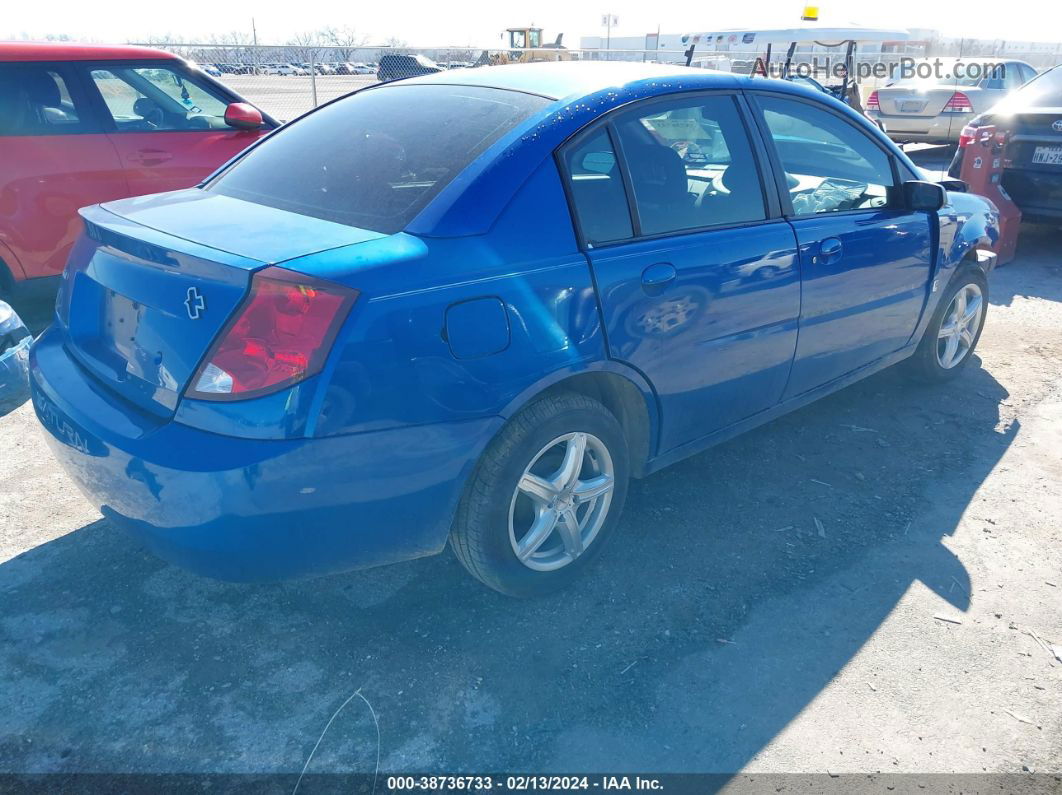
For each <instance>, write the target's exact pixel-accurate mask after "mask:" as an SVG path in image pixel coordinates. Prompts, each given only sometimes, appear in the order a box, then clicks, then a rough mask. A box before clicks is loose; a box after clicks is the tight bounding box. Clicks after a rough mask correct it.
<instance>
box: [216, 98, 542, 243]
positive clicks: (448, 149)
mask: <svg viewBox="0 0 1062 795" xmlns="http://www.w3.org/2000/svg"><path fill="white" fill-rule="evenodd" d="M548 103H549V100H547V99H545V98H543V97H539V96H533V95H530V94H522V93H518V92H515V91H505V90H502V89H496V88H481V87H473V86H450V85H401V84H399V85H390V86H387V87H383V88H370V89H367V90H364V91H359V92H358V93H356V94H352V95H351V96H349V97H346V98H344V99H342V100H339V101H338V102H333V103H331V104H329V105H325V106H324V107H322V108H320V109H318V110H316V111H314V112H313V113H310V114H308V115H306V116H305V117H303V118H301V119H299V120H298V121H296V122H294V123H292V124H289V125H287V126H285V127H282V128H280V130H278V131H277V132H276V133H274V134H273V135H271V136H270V137H269V138H267V139H266V140H264V141H263V142H262V143H261V144H259V145H258V146H256V147H254V148H253V149H251V150H250V151H249V152H247V154H246V155H245V156H244V157H241V158H240V159H239V160H237V161H236V162H235V163H234V164H233V165H232V166H231V167H230V168H229V169H227V170H226V171H224V172H223V173H222V174H221V175H219V176H218V177H217V178H216V179H214V180H213V181H212V182H211V183H210V184H209V185H208V186H207V190H211V191H216V192H217V193H221V194H224V195H226V196H232V197H234V198H237V199H243V200H245V201H250V202H255V203H257V204H265V205H268V206H270V207H277V208H279V209H281V210H288V211H290V212H294V213H299V214H301V215H307V216H311V217H314V218H323V219H325V220H329V221H335V222H337V223H341V224H348V225H350V226H357V227H361V228H363V229H370V230H372V231H376V232H383V233H386V234H390V233H393V232H398V231H399V230H401V229H403V228H404V227H405V226H406V225H407V224H408V223H409V222H410V221H411V220H412V219H413V218H414V216H415V215H416V214H417V213H418V212H419V211H420V210H421V209H422V208H423V207H424V206H425V205H426V204H427V202H428V201H429V200H430V199H431V198H432V197H433V196H435V195H436V194H437V193H438V192H439V191H440V190H442V189H443V188H444V187H445V186H446V185H448V184H449V183H450V181H451V180H452V179H454V177H456V176H457V175H458V174H459V173H461V171H463V170H464V169H465V167H466V166H468V165H469V164H470V163H471V162H472V161H473V160H475V159H476V157H477V156H478V155H479V154H480V153H481V152H483V151H484V150H485V149H486V148H487V147H489V146H490V145H491V144H493V143H494V142H495V141H497V140H498V139H499V138H501V137H502V136H503V135H505V133H507V132H509V131H510V130H512V129H513V128H514V127H516V126H517V125H518V124H520V123H521V122H523V121H525V120H526V119H527V118H528V117H530V116H531V115H532V114H534V113H536V112H537V111H539V110H541V109H542V108H543V107H545V106H546V105H547V104H548ZM484 200H485V201H486V200H487V198H486V197H484Z"/></svg>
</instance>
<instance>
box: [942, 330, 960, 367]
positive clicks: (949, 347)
mask: <svg viewBox="0 0 1062 795" xmlns="http://www.w3.org/2000/svg"><path fill="white" fill-rule="evenodd" d="M958 350H959V335H958V334H952V335H951V336H950V337H948V342H947V344H946V345H945V346H944V355H943V357H941V364H943V365H944V366H945V367H951V365H952V362H954V360H955V353H956V352H957V351H958Z"/></svg>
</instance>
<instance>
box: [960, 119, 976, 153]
mask: <svg viewBox="0 0 1062 795" xmlns="http://www.w3.org/2000/svg"><path fill="white" fill-rule="evenodd" d="M976 138H977V128H976V127H974V126H973V125H971V124H967V125H966V126H965V127H963V128H962V132H960V133H959V148H960V149H965V148H966V147H967V146H969V145H970V144H972V143H973V142H974V140H975V139H976Z"/></svg>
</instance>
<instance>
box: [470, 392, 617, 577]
mask: <svg viewBox="0 0 1062 795" xmlns="http://www.w3.org/2000/svg"><path fill="white" fill-rule="evenodd" d="M628 480H629V461H628V453H627V443H626V439H625V438H624V434H623V429H622V428H621V427H620V424H619V423H618V422H617V421H616V418H615V417H614V416H613V415H612V414H611V412H609V411H608V409H606V408H605V407H604V406H603V405H601V404H600V403H598V402H597V401H596V400H592V399H590V398H588V397H586V396H584V395H578V394H559V395H553V396H550V397H546V398H543V399H542V400H539V401H536V402H535V403H533V404H531V405H530V406H528V407H527V408H525V409H523V410H522V411H521V412H520V413H519V414H517V415H516V416H514V417H513V418H512V419H511V420H510V421H509V423H508V424H507V425H506V426H505V428H504V429H502V431H501V433H500V434H499V435H498V437H497V438H496V439H494V441H493V442H491V444H490V445H489V446H488V448H487V450H486V451H485V452H484V453H483V457H482V458H481V459H480V461H479V463H478V464H477V466H476V469H475V471H474V472H473V474H472V477H471V480H470V482H469V484H468V486H467V488H466V490H465V494H464V496H463V497H462V499H461V504H460V505H459V506H458V509H457V516H456V517H455V520H454V526H453V529H452V530H451V533H450V545H451V547H452V548H453V550H454V554H455V555H456V556H457V559H458V560H459V561H461V564H462V565H463V566H464V567H465V568H466V569H467V570H468V571H469V573H471V574H472V576H474V577H476V578H477V579H478V580H480V581H481V582H482V583H484V584H485V585H487V586H489V587H491V588H493V589H494V590H496V591H500V592H501V593H504V594H508V595H510V596H519V597H529V596H538V595H541V594H545V593H549V592H551V591H555V590H557V589H559V588H562V587H564V586H566V585H567V584H569V583H570V582H571V581H572V580H574V579H575V578H576V577H578V576H579V575H580V574H581V573H582V572H583V570H584V569H585V568H586V567H587V566H588V565H589V564H590V563H591V561H592V560H593V559H594V558H596V557H597V555H598V554H600V552H601V549H602V547H603V546H604V544H605V542H606V541H607V540H608V538H609V537H610V536H611V535H612V534H613V533H614V531H615V528H616V523H617V521H618V518H619V514H620V511H621V510H622V509H623V503H624V500H625V499H626V496H627V483H628Z"/></svg>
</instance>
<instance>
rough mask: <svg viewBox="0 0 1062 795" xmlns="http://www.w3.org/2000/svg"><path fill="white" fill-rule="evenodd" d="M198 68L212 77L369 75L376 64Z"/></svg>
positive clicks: (212, 65) (207, 65) (211, 65)
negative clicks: (227, 75)
mask: <svg viewBox="0 0 1062 795" xmlns="http://www.w3.org/2000/svg"><path fill="white" fill-rule="evenodd" d="M198 66H199V68H200V69H202V70H203V71H204V72H206V73H207V74H209V75H211V76H213V77H220V76H221V75H225V74H233V75H247V74H263V75H304V76H305V75H309V74H310V73H311V72H314V73H316V74H319V75H371V74H374V73H375V72H376V65H375V64H369V63H362V62H360V61H358V62H345V61H328V62H315V63H313V64H310V62H309V61H297V62H289V63H284V62H279V61H274V62H267V63H256V64H246V63H243V64H231V63H203V64H198Z"/></svg>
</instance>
